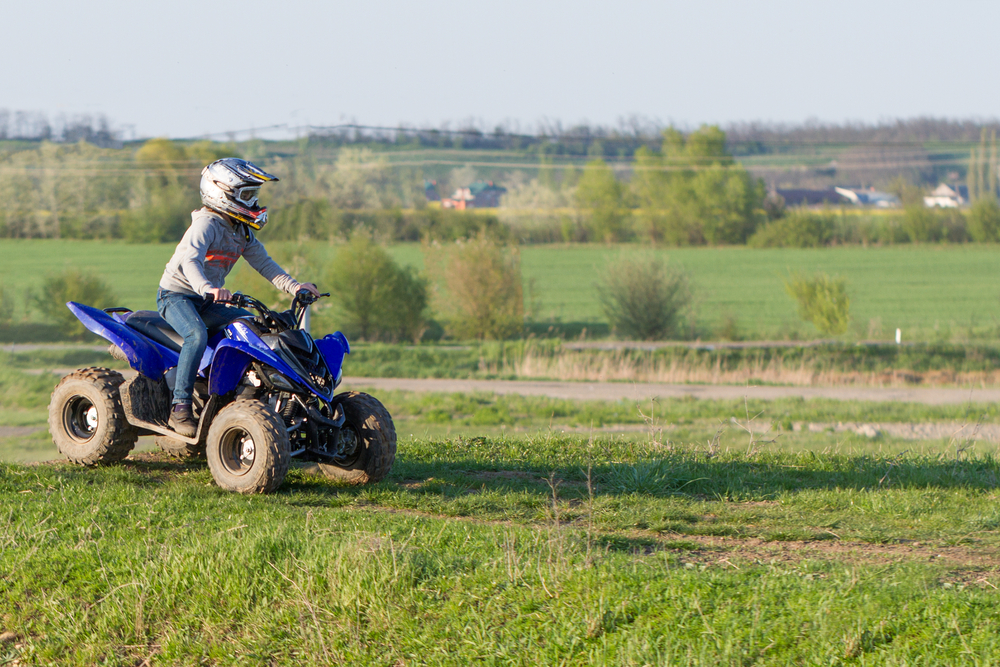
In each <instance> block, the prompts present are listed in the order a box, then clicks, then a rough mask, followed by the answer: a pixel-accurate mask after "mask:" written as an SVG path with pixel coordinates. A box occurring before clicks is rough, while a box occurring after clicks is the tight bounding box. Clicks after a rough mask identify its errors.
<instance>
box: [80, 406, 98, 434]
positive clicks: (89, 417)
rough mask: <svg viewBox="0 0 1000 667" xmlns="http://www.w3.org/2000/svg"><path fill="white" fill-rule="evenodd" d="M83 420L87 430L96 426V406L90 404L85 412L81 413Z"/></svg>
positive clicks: (91, 429)
mask: <svg viewBox="0 0 1000 667" xmlns="http://www.w3.org/2000/svg"><path fill="white" fill-rule="evenodd" d="M83 421H84V423H85V424H86V425H87V430H88V431H93V430H94V429H96V428H97V407H96V406H93V405H91V406H90V407H89V408H87V412H86V413H84V415H83Z"/></svg>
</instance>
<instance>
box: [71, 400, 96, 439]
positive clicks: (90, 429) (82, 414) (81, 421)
mask: <svg viewBox="0 0 1000 667" xmlns="http://www.w3.org/2000/svg"><path fill="white" fill-rule="evenodd" d="M63 425H64V427H65V429H66V433H67V434H69V435H70V437H72V438H73V439H74V440H77V441H79V442H86V441H87V440H90V439H91V438H92V437H94V433H96V432H97V427H98V426H99V425H100V415H99V414H98V412H97V406H96V405H94V404H93V403H92V402H91V401H90V399H89V398H87V397H86V396H75V397H73V398H72V399H71V400H69V401H67V402H66V406H65V407H64V408H63Z"/></svg>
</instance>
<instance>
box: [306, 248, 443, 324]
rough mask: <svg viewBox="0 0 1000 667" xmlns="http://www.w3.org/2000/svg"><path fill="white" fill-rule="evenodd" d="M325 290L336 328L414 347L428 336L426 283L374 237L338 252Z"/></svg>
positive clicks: (330, 268)
mask: <svg viewBox="0 0 1000 667" xmlns="http://www.w3.org/2000/svg"><path fill="white" fill-rule="evenodd" d="M325 281H326V284H327V285H329V287H330V288H331V289H330V291H331V292H332V293H333V295H334V303H333V304H332V306H333V308H334V309H335V310H336V311H337V313H338V315H339V316H340V318H341V319H340V320H339V321H338V326H340V327H341V328H343V329H344V330H345V332H346V333H347V334H348V335H354V336H358V337H360V338H361V339H363V340H369V341H389V342H398V341H402V340H411V341H416V340H419V339H420V336H421V335H422V334H423V332H424V328H425V322H426V311H427V283H426V281H425V280H424V279H423V278H421V277H419V276H418V275H416V273H415V272H414V270H413V269H412V268H410V267H405V268H401V267H400V266H399V265H398V264H396V262H395V261H393V259H392V257H390V256H389V253H388V252H386V250H385V248H383V247H382V246H380V245H378V244H377V243H375V242H374V241H373V240H372V238H371V236H369V235H368V234H366V233H364V232H358V233H356V234H355V235H354V236H353V237H351V240H350V242H349V243H348V244H346V245H344V246H343V247H341V248H340V250H339V251H338V252H337V256H336V258H335V260H334V262H333V264H332V265H331V266H330V267H329V269H328V270H327V273H326V276H325Z"/></svg>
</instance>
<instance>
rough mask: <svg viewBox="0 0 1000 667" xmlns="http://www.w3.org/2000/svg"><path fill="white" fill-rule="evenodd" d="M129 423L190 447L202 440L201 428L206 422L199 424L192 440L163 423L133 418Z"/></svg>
mask: <svg viewBox="0 0 1000 667" xmlns="http://www.w3.org/2000/svg"><path fill="white" fill-rule="evenodd" d="M128 423H129V424H132V425H133V426H135V427H137V428H143V429H146V430H147V431H152V432H153V433H159V434H160V435H166V436H169V437H171V438H173V439H174V440H180V441H181V442H186V443H187V444H189V445H197V444H198V441H199V440H201V427H202V425H203V424H204V423H205V422H204V420H202V421H201V422H199V423H198V432H197V433H195V434H194V435H193V436H191V437H190V438H189V437H187V436H183V435H181V434H180V433H178V432H177V431H172V430H170V427H168V426H167V425H166V424H164V423H163V422H144V421H142V420H140V419H134V418H133V419H129V420H128Z"/></svg>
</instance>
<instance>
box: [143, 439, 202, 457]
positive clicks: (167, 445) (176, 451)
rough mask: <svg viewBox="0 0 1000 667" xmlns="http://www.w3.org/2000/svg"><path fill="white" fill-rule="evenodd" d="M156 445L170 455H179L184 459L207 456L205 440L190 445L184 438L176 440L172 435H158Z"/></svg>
mask: <svg viewBox="0 0 1000 667" xmlns="http://www.w3.org/2000/svg"><path fill="white" fill-rule="evenodd" d="M155 442H156V446H157V447H159V448H160V450H161V451H162V452H164V453H165V454H169V455H170V456H177V457H180V458H182V459H198V458H201V459H203V458H205V443H204V441H202V442H199V443H198V444H196V445H189V444H188V443H186V442H184V441H183V440H175V439H173V438H171V437H170V436H166V435H158V436H156V440H155Z"/></svg>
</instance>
